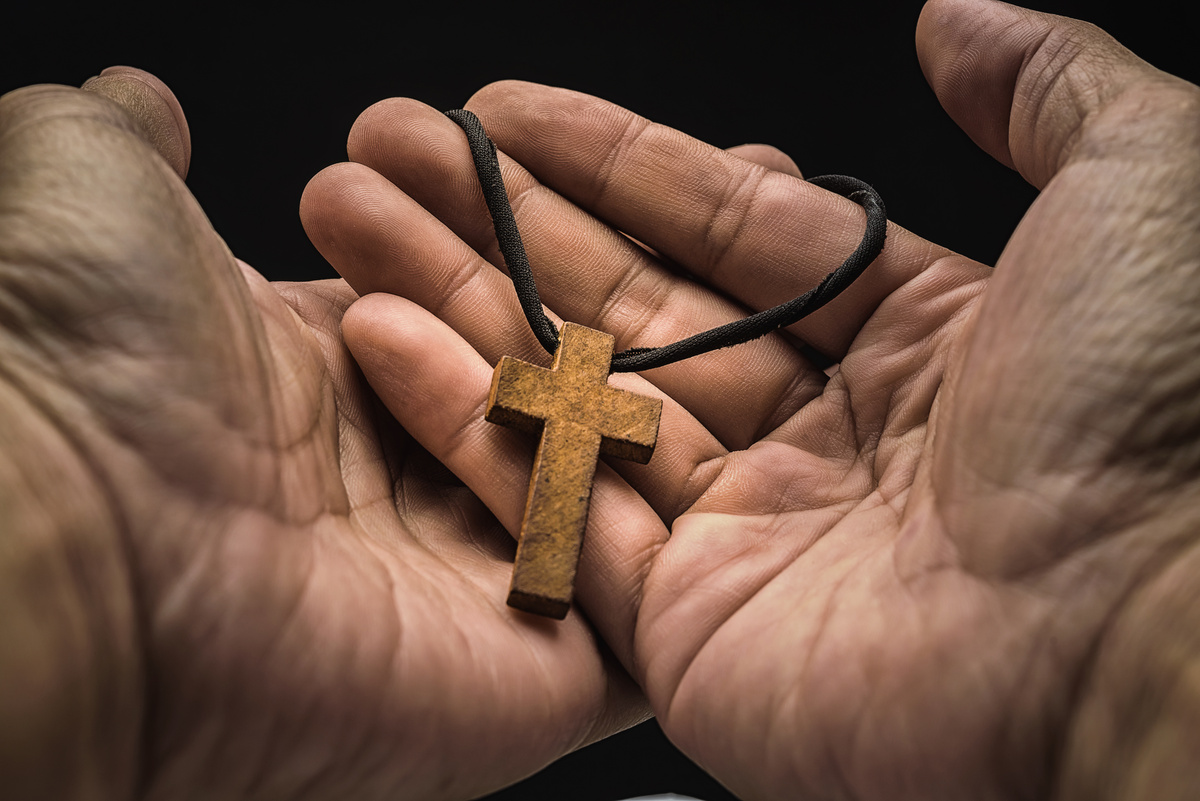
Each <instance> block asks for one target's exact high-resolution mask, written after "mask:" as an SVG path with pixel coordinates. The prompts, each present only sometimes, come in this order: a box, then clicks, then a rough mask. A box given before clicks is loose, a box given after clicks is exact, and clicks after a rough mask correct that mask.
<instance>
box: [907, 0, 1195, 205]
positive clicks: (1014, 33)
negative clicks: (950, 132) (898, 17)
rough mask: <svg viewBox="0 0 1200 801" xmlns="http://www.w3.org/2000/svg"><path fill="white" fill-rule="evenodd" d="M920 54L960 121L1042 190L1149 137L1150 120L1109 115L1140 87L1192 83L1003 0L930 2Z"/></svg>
mask: <svg viewBox="0 0 1200 801" xmlns="http://www.w3.org/2000/svg"><path fill="white" fill-rule="evenodd" d="M917 56H918V58H919V60H920V62H921V69H922V70H923V71H924V73H925V77H926V79H927V80H928V81H929V83H930V85H931V86H932V87H933V90H934V92H935V93H936V94H937V97H938V100H939V101H940V102H941V104H942V106H943V107H944V108H945V109H946V111H947V112H948V113H949V114H950V116H951V118H953V119H954V121H955V122H956V123H958V125H959V126H960V127H961V128H962V129H963V130H964V131H966V133H967V134H968V135H969V136H970V137H971V139H973V140H974V141H975V143H976V144H978V145H979V146H980V147H982V148H983V149H984V150H986V151H987V152H988V153H990V154H991V155H992V156H993V157H994V158H996V159H997V160H999V161H1000V162H1002V163H1004V164H1007V165H1008V166H1010V167H1013V168H1014V169H1016V170H1017V171H1019V172H1020V173H1021V175H1023V176H1024V177H1025V179H1026V180H1028V181H1029V182H1030V183H1032V184H1033V185H1034V186H1036V187H1038V188H1039V189H1040V188H1042V187H1044V186H1045V185H1046V183H1047V182H1048V181H1049V180H1050V178H1052V177H1053V176H1054V175H1055V173H1057V172H1058V171H1059V170H1060V169H1061V168H1062V167H1063V166H1065V165H1066V164H1067V163H1068V162H1069V161H1070V160H1071V159H1072V158H1073V157H1075V156H1077V155H1079V154H1081V153H1084V152H1086V153H1087V154H1088V156H1089V157H1095V156H1097V155H1100V156H1108V155H1120V154H1119V153H1115V152H1113V151H1114V150H1116V149H1119V148H1121V147H1123V146H1137V144H1138V142H1139V141H1143V140H1144V138H1145V137H1146V134H1147V131H1146V128H1145V120H1144V119H1135V118H1137V117H1141V116H1142V115H1139V114H1134V113H1129V109H1128V108H1126V109H1125V111H1124V113H1117V114H1106V113H1105V111H1106V110H1107V109H1109V108H1111V107H1112V106H1113V105H1114V103H1115V101H1117V100H1118V99H1119V98H1122V96H1124V97H1125V98H1128V97H1129V91H1130V90H1131V89H1135V88H1150V87H1154V86H1159V87H1163V88H1166V87H1169V86H1170V85H1171V84H1183V81H1180V80H1179V79H1176V78H1172V77H1171V76H1169V75H1167V74H1166V73H1163V72H1160V71H1159V70H1156V69H1155V68H1154V67H1151V66H1150V65H1149V64H1147V63H1146V62H1144V61H1142V60H1141V59H1140V58H1138V57H1137V56H1135V55H1134V54H1133V53H1131V52H1130V51H1129V50H1127V49H1126V48H1124V47H1122V46H1121V45H1120V44H1119V43H1118V42H1117V41H1116V40H1114V39H1113V38H1112V37H1111V36H1109V35H1108V34H1106V33H1105V32H1104V31H1102V30H1100V29H1099V28H1097V27H1096V26H1094V25H1091V24H1089V23H1086V22H1081V21H1079V20H1074V19H1068V18H1066V17H1058V16H1054V15H1052V14H1043V13H1039V12H1035V11H1029V10H1027V9H1023V8H1019V7H1017V6H1013V5H1009V4H1008V3H1002V2H997V1H996V0H930V2H928V3H927V4H926V5H925V7H924V9H923V10H922V11H921V17H920V20H919V22H918V23H917ZM1157 94H1158V95H1160V96H1161V94H1162V93H1157ZM1096 148H1099V150H1100V151H1102V152H1097V150H1096Z"/></svg>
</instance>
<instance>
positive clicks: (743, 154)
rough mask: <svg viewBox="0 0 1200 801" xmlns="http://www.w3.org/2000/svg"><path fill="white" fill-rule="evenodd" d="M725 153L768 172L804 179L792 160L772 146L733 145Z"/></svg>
mask: <svg viewBox="0 0 1200 801" xmlns="http://www.w3.org/2000/svg"><path fill="white" fill-rule="evenodd" d="M725 152H726V153H732V154H733V155H735V156H739V157H740V158H744V159H745V160H746V161H749V162H753V163H754V164H759V165H762V166H763V167H766V168H767V169H768V170H775V172H781V173H784V174H785V175H790V176H792V177H793V178H803V177H804V176H803V175H802V174H801V173H800V168H799V167H797V166H796V162H795V161H793V160H792V157H791V156H789V155H788V154H787V153H784V152H783V151H782V150H780V149H779V148H777V147H775V146H773V145H759V144H747V145H735V146H734V147H728V148H725Z"/></svg>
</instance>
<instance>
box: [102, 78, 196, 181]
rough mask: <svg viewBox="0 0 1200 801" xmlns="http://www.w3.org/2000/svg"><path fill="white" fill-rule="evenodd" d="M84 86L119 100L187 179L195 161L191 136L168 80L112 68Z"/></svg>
mask: <svg viewBox="0 0 1200 801" xmlns="http://www.w3.org/2000/svg"><path fill="white" fill-rule="evenodd" d="M83 88H84V89H85V90H86V91H89V92H92V93H94V94H97V95H101V96H102V97H107V98H108V99H109V100H111V101H113V102H114V103H116V104H117V105H118V106H120V107H121V108H122V109H124V110H125V111H126V112H127V113H128V114H129V115H130V116H131V117H132V118H133V119H134V121H135V122H137V124H138V127H139V128H140V129H141V131H142V134H143V136H144V137H145V138H146V141H148V142H149V143H150V144H151V145H152V146H153V147H154V149H155V150H157V151H158V154H159V155H160V156H162V157H163V158H164V159H166V160H167V163H168V164H170V165H171V169H173V170H174V171H175V173H176V174H177V175H178V176H179V177H180V178H186V177H187V172H188V165H189V164H190V163H191V160H192V138H191V133H190V132H189V131H188V124H187V118H186V117H185V116H184V114H183V107H182V106H180V105H179V101H178V100H177V99H176V98H175V93H174V92H172V91H171V90H170V89H169V88H168V87H167V85H166V84H165V83H163V82H162V81H160V80H159V79H158V78H156V77H154V76H153V75H151V74H150V73H148V72H146V71H144V70H139V69H134V68H133V67H109V68H108V69H106V70H104V71H103V72H101V73H100V74H99V75H97V76H96V77H94V78H89V79H88V80H87V81H85V82H84V84H83Z"/></svg>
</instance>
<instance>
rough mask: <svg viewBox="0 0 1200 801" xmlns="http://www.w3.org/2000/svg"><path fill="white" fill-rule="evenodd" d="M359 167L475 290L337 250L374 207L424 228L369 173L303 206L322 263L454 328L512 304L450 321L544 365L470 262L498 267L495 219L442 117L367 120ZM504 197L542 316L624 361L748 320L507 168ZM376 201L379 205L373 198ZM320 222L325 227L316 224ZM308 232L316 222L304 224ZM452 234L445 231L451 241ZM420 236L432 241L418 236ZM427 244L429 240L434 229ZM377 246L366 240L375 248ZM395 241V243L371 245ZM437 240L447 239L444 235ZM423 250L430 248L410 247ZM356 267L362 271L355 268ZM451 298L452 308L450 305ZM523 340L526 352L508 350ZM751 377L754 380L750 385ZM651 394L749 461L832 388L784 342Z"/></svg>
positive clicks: (426, 267)
mask: <svg viewBox="0 0 1200 801" xmlns="http://www.w3.org/2000/svg"><path fill="white" fill-rule="evenodd" d="M350 153H351V156H352V157H353V158H355V159H357V160H359V161H361V162H362V163H364V164H366V165H367V166H370V167H372V168H373V169H374V170H376V171H378V172H379V173H380V174H382V175H383V176H384V177H385V178H387V179H388V180H389V181H390V182H391V183H392V184H394V185H396V186H398V187H399V188H400V189H402V190H404V193H405V195H407V196H408V198H411V199H412V200H416V201H417V202H418V203H419V204H420V206H421V208H422V209H424V210H426V211H427V212H430V213H432V215H434V216H436V217H437V218H438V220H439V221H440V223H441V224H440V225H437V226H435V229H436V230H437V231H439V232H443V233H444V232H445V229H449V231H450V232H452V233H453V234H455V235H457V238H458V239H459V240H462V241H463V242H465V244H466V245H467V246H469V247H468V248H466V249H462V248H461V246H460V245H457V244H455V243H452V242H450V241H449V240H445V239H439V240H438V241H439V242H441V245H437V246H436V247H437V248H440V249H444V250H445V251H446V252H449V250H451V249H455V250H456V252H458V253H459V254H460V255H459V258H460V260H462V259H465V260H466V262H464V263H466V264H468V266H467V268H466V269H468V270H469V271H470V272H469V278H467V274H466V273H464V274H463V277H462V284H461V286H458V285H456V286H455V287H454V288H453V289H451V288H450V284H449V283H448V279H446V278H444V277H443V276H442V275H441V272H442V269H443V268H442V267H441V261H440V260H439V259H437V258H435V257H434V254H433V252H432V251H431V252H430V253H429V254H428V255H426V256H424V257H421V258H417V259H412V260H408V261H406V262H405V263H404V265H403V266H401V265H400V264H398V263H396V262H395V261H394V260H393V264H392V267H391V268H390V269H389V268H384V269H380V268H379V266H378V265H379V264H385V263H386V262H384V261H380V262H377V264H376V265H370V264H367V263H366V262H363V261H362V260H355V259H351V258H346V256H345V254H340V253H339V248H338V243H339V242H348V241H350V240H348V239H347V238H346V237H345V236H343V235H341V234H339V233H338V230H339V229H340V228H341V227H342V226H345V225H356V223H354V222H352V221H350V220H349V218H350V217H353V216H355V215H360V216H361V214H360V212H359V210H360V209H362V208H364V207H365V206H367V205H378V204H381V203H382V204H387V203H389V202H391V203H394V206H393V208H394V211H393V212H389V216H394V215H398V214H407V215H415V216H412V217H410V218H409V219H410V220H413V221H415V220H418V219H422V218H425V217H428V214H422V213H421V212H419V211H418V210H417V208H416V207H415V205H414V204H413V203H412V202H411V200H408V198H405V199H404V200H401V199H400V198H399V197H395V198H394V200H393V201H388V200H387V199H386V198H387V197H388V196H389V195H390V194H391V193H388V192H387V191H386V188H383V187H375V188H371V186H370V182H371V181H372V180H373V179H372V178H371V176H370V175H369V174H367V173H364V172H362V171H361V170H359V171H354V170H352V169H343V170H342V171H341V172H340V173H331V174H330V175H329V176H328V177H329V178H330V179H331V180H334V181H343V182H353V181H362V182H363V183H362V185H361V189H360V190H357V191H361V192H362V193H363V196H362V197H359V198H355V191H356V190H354V189H353V188H352V187H350V186H348V185H342V186H340V187H339V188H337V189H336V190H334V189H332V188H330V189H327V190H325V189H321V188H320V187H321V186H323V183H322V182H320V181H317V182H314V186H313V187H312V190H310V191H319V192H320V193H321V197H322V200H320V202H315V201H314V202H306V203H305V206H304V207H305V208H309V209H312V211H313V213H314V219H313V220H312V223H313V224H310V223H308V222H306V225H308V226H309V229H310V230H309V233H310V237H312V238H313V241H314V243H316V244H317V246H318V248H319V249H322V251H323V252H324V254H325V256H326V258H328V259H330V261H331V263H332V264H333V265H334V266H335V267H336V268H338V269H339V271H341V272H342V274H343V275H345V276H346V277H347V279H348V280H350V281H351V283H352V284H354V285H355V287H356V288H357V289H358V290H359V291H360V292H362V293H367V292H376V291H386V292H392V293H394V294H400V295H403V296H405V297H408V298H411V299H413V300H416V301H417V302H418V303H420V304H421V305H423V306H425V307H426V308H429V309H436V310H437V312H438V314H439V315H441V316H442V317H443V319H447V320H449V319H451V318H450V317H448V316H447V315H453V314H454V313H455V312H454V309H453V308H450V307H449V306H448V305H447V304H448V303H451V304H454V305H456V306H460V307H463V308H466V309H472V310H479V309H488V308H495V307H496V305H497V304H496V303H495V299H497V298H504V299H505V303H504V306H503V308H502V309H498V312H502V313H497V314H495V315H493V316H490V317H489V316H487V315H481V314H479V313H478V312H477V311H476V313H475V314H474V315H473V316H471V315H466V314H464V315H461V316H458V317H455V318H454V322H453V325H454V327H455V328H456V330H458V331H459V333H460V334H461V335H462V336H464V337H465V338H466V339H467V340H468V341H469V342H471V344H472V345H473V346H474V347H475V348H476V349H477V350H478V351H479V352H480V353H482V354H483V355H484V356H485V358H487V359H488V360H489V361H493V362H494V361H496V360H498V359H499V357H500V356H501V355H504V354H506V353H507V354H512V355H517V356H519V357H521V358H527V357H529V355H530V354H531V353H532V354H533V355H534V356H535V357H536V358H538V359H545V355H544V354H542V355H537V346H536V345H535V344H533V340H532V339H531V338H530V336H529V334H528V323H527V322H526V321H525V319H524V317H523V316H522V315H521V314H520V313H519V312H518V311H517V307H516V305H515V302H514V301H513V298H514V292H513V289H512V286H511V282H510V280H509V279H508V278H507V277H506V276H505V275H504V274H502V273H500V272H498V271H496V270H483V269H481V267H480V263H477V262H475V261H473V260H472V259H471V256H472V254H473V253H475V252H478V253H482V254H485V255H487V256H489V257H490V259H491V260H492V263H493V264H496V265H500V264H502V259H501V257H500V255H499V253H498V252H497V246H496V244H495V242H496V237H495V233H494V231H493V229H492V226H491V221H490V216H489V215H488V213H487V210H486V208H485V206H484V204H483V200H482V195H481V193H480V190H479V188H478V178H477V177H476V176H475V170H474V167H473V165H472V161H471V156H470V153H469V150H468V149H467V146H466V141H465V137H464V136H463V134H462V132H461V130H460V129H459V128H458V126H457V125H455V124H454V123H453V122H452V121H450V120H449V119H447V118H446V117H445V116H444V115H443V114H441V113H439V112H436V111H434V110H433V109H431V108H429V107H428V106H425V105H423V104H419V103H416V102H415V101H410V100H395V101H386V102H384V103H380V104H377V105H376V106H375V107H373V108H372V109H370V110H369V111H368V112H366V113H365V114H364V115H363V117H362V118H360V120H359V121H358V123H356V125H355V129H354V132H353V133H352V134H351V137H350ZM502 162H503V170H504V177H505V184H506V188H507V190H508V192H509V194H510V196H511V197H513V198H514V199H515V201H516V202H515V203H514V213H515V215H516V218H517V223H518V226H519V227H520V229H521V237H522V240H523V242H524V244H525V248H526V250H527V252H528V254H529V257H530V260H531V262H532V264H533V266H534V273H535V277H536V278H537V283H538V289H539V292H540V293H541V296H542V299H543V301H544V302H545V303H546V305H547V306H548V307H549V308H551V309H553V310H554V311H555V312H557V313H558V314H559V315H560V316H561V317H562V318H565V319H569V320H573V321H576V322H580V323H583V324H585V325H590V326H592V327H594V328H600V329H603V330H606V331H609V332H610V333H612V334H614V335H615V336H616V338H617V349H618V350H621V349H624V348H627V347H638V346H648V345H658V344H665V343H668V342H673V341H676V340H678V339H680V338H683V337H684V336H687V335H689V334H692V333H696V332H698V331H701V330H705V329H707V328H711V327H715V326H717V325H720V324H722V323H725V322H729V321H731V320H735V319H739V318H741V317H743V316H744V315H745V310H744V309H742V308H739V307H738V306H737V305H735V304H732V303H729V302H728V301H725V300H724V299H722V298H719V297H715V296H713V295H712V294H711V293H710V292H708V291H707V290H705V289H704V288H702V287H699V286H697V285H695V284H694V283H692V282H691V281H688V280H686V279H684V278H682V277H680V276H679V275H677V274H675V273H673V272H671V271H669V270H667V269H664V268H663V267H662V266H661V265H659V264H658V263H657V262H656V261H655V259H653V258H652V257H651V256H650V255H649V254H647V253H646V252H645V251H644V250H643V249H642V248H641V247H638V246H637V245H636V244H635V243H632V242H630V241H629V240H628V239H627V238H626V237H623V236H621V235H619V234H618V233H616V232H614V231H613V230H611V229H610V228H609V227H608V226H606V225H605V224H603V223H601V222H600V221H598V220H596V219H594V218H593V217H591V216H590V215H588V214H586V213H584V212H582V211H581V210H580V209H578V208H577V207H576V206H574V205H573V204H571V203H570V202H568V201H566V200H564V199H563V198H561V197H560V196H558V195H557V194H555V193H554V192H551V191H548V190H546V189H545V188H544V187H541V186H540V185H539V184H538V183H537V182H536V181H535V180H534V179H533V178H532V176H530V175H529V174H528V173H527V172H526V171H525V170H523V169H522V168H521V167H520V166H519V165H517V164H515V163H513V162H512V161H511V160H509V159H507V158H504V159H503V160H502ZM368 195H369V196H371V197H373V198H376V199H373V200H371V201H366V200H365V199H364V198H365V197H367V196H368ZM318 213H319V214H320V215H324V216H325V219H326V220H328V224H327V225H324V226H322V225H320V224H317V223H316V219H315V216H316V215H317V214H318ZM306 219H308V218H307V217H306ZM443 226H444V228H443ZM423 230H425V229H423ZM429 230H430V232H431V233H432V231H433V230H434V229H429ZM363 233H365V232H362V233H359V234H357V235H356V237H355V239H354V240H353V241H354V242H355V245H354V247H355V249H356V250H359V251H361V249H362V248H363V247H364V246H366V243H368V242H370V241H372V240H371V239H369V238H363ZM369 236H371V235H369V234H368V237H369ZM374 236H375V237H376V238H378V237H379V236H383V237H385V238H390V237H391V234H389V233H388V232H387V231H386V230H381V231H379V232H377V233H376V234H375V235H374ZM436 236H437V237H440V236H441V234H437V235H436ZM409 237H410V239H412V241H413V242H416V241H418V240H419V239H420V240H422V241H425V238H424V235H422V236H420V237H414V235H413V233H412V232H410V233H409ZM403 247H405V246H404V245H403V244H401V243H398V242H397V243H395V245H390V246H387V247H384V248H381V249H380V250H381V251H384V252H386V251H389V250H390V251H392V252H394V251H395V249H396V248H403ZM356 265H357V266H356ZM449 291H453V292H454V293H455V297H454V298H453V300H452V301H447V300H446V293H447V292H449ZM514 340H517V341H518V342H519V344H520V345H521V346H522V350H521V351H517V352H514V351H512V350H511V349H509V348H511V347H512V346H513V344H514ZM747 376H750V377H751V378H750V379H747ZM651 377H652V380H653V381H654V383H655V384H656V385H657V386H659V387H660V388H662V389H663V390H664V391H665V392H667V393H668V394H669V395H670V396H671V397H673V398H674V399H675V400H677V401H678V402H679V403H681V404H682V405H683V406H684V407H685V408H687V409H688V410H689V411H690V412H692V414H693V415H695V416H696V418H697V419H698V420H700V422H701V423H703V424H704V425H705V426H706V427H707V428H708V429H709V430H710V431H711V432H712V433H713V434H714V435H715V436H716V437H717V438H718V439H719V440H720V441H721V442H722V443H723V444H724V445H725V446H726V447H730V448H743V447H746V446H748V445H749V444H750V443H751V442H753V441H755V440H756V439H757V438H759V437H760V436H761V435H762V434H763V433H765V431H769V430H771V429H773V428H774V427H775V426H776V425H778V423H779V422H781V421H782V420H783V419H786V418H787V416H789V415H790V414H791V413H792V412H794V411H795V410H796V409H797V408H799V407H800V406H802V405H803V404H804V403H806V402H807V401H808V400H811V398H812V397H814V396H815V395H816V394H818V393H819V392H820V390H821V387H822V386H823V385H824V376H823V374H821V373H820V372H819V371H817V370H815V369H813V368H812V366H811V365H810V364H809V363H808V362H807V361H806V360H805V359H804V358H803V357H801V356H800V355H799V354H797V353H796V352H795V351H794V350H793V349H792V348H791V347H790V346H789V345H788V344H787V343H786V342H784V341H782V339H780V338H778V337H770V338H764V339H763V340H760V341H758V342H755V343H752V344H749V345H746V346H744V347H741V348H737V349H730V350H726V351H721V352H717V353H713V354H709V355H706V356H704V357H701V358H698V359H695V360H692V361H691V362H689V363H688V364H687V365H680V366H677V367H674V368H663V369H660V370H656V371H654V372H653V373H652V374H651Z"/></svg>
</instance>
